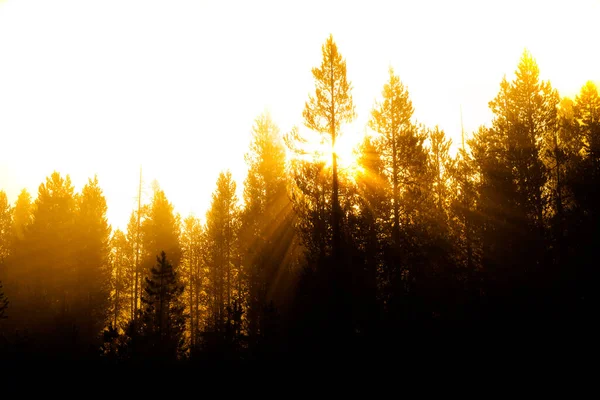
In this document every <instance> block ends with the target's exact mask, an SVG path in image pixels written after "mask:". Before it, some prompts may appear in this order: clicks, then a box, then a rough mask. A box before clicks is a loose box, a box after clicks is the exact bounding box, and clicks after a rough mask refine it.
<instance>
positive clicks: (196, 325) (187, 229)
mask: <svg viewBox="0 0 600 400" xmlns="http://www.w3.org/2000/svg"><path fill="white" fill-rule="evenodd" d="M203 242H204V232H203V230H202V225H201V223H200V220H199V219H198V218H195V217H194V216H192V215H190V216H188V217H187V218H186V219H185V220H184V221H183V230H182V234H181V248H182V259H181V264H180V276H181V278H182V280H183V281H184V282H185V293H184V296H183V298H184V301H185V303H186V310H187V312H188V315H189V321H188V328H189V329H188V331H189V333H190V346H191V347H192V348H195V347H196V346H197V342H198V333H199V330H200V318H201V317H202V315H201V314H202V309H201V306H202V304H201V298H203V291H204V289H205V288H204V285H203V282H204V278H205V276H204V275H205V273H204V262H203V261H204V258H203V257H202V252H203V251H204V248H203V244H204V243H203Z"/></svg>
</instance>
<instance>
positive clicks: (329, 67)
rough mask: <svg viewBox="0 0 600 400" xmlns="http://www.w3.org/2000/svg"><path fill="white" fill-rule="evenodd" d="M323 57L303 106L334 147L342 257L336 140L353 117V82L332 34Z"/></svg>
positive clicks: (336, 243) (336, 241)
mask: <svg viewBox="0 0 600 400" xmlns="http://www.w3.org/2000/svg"><path fill="white" fill-rule="evenodd" d="M322 53H323V60H322V63H321V66H320V67H318V68H313V70H312V73H313V77H314V78H315V86H316V89H315V95H314V96H310V97H309V100H308V101H307V102H306V104H305V107H304V112H303V116H304V123H305V125H306V126H307V127H308V128H309V129H312V130H314V131H316V132H319V133H321V134H322V135H323V136H324V139H325V140H327V141H330V143H331V150H332V164H331V165H332V172H333V178H332V180H333V184H332V191H331V204H332V214H331V215H332V223H331V225H332V228H333V229H332V238H333V243H332V244H333V253H334V257H338V256H340V254H339V252H340V249H341V247H340V246H341V216H342V215H341V214H342V211H341V208H340V201H339V180H338V165H337V155H336V152H335V151H336V150H335V143H336V141H337V139H338V137H339V134H340V132H341V126H342V124H343V123H344V122H350V121H352V119H354V116H355V112H354V104H353V102H352V95H351V93H350V92H351V89H352V86H351V84H350V82H349V81H348V80H347V79H346V61H345V60H344V59H343V58H342V55H341V54H340V53H339V52H338V48H337V45H336V44H335V42H334V41H333V36H332V35H329V38H328V39H327V41H326V42H325V44H323V47H322Z"/></svg>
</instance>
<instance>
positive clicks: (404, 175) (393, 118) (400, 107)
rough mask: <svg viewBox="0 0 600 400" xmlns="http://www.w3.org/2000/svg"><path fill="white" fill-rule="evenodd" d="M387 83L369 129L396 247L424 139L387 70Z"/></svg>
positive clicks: (420, 167) (420, 169)
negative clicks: (386, 187)
mask: <svg viewBox="0 0 600 400" xmlns="http://www.w3.org/2000/svg"><path fill="white" fill-rule="evenodd" d="M389 75H390V77H389V81H388V82H387V83H386V84H385V85H384V87H383V91H382V96H383V99H382V101H380V102H378V103H377V104H376V105H375V107H374V108H373V110H372V113H371V119H370V121H369V126H370V127H371V129H373V130H374V131H375V132H377V133H378V135H377V136H376V139H375V145H376V147H377V149H378V151H379V153H380V154H381V159H382V161H383V163H384V166H385V173H386V175H387V176H388V177H389V180H390V182H391V190H392V196H391V200H392V211H393V212H392V218H393V219H392V221H393V224H392V239H393V241H394V243H395V244H396V246H397V247H398V246H399V245H400V225H401V223H402V222H405V223H406V222H409V221H401V214H403V215H410V213H411V211H412V210H411V208H413V207H414V204H413V205H410V204H408V202H405V203H406V204H405V208H406V209H405V210H403V209H402V205H401V203H402V198H403V197H405V198H406V200H407V201H408V200H409V198H410V196H409V194H410V191H411V190H412V189H414V188H416V186H417V181H418V178H417V176H418V175H423V174H424V173H425V169H426V152H425V151H424V148H423V143H424V140H425V137H424V136H423V135H422V134H421V133H420V132H418V131H417V128H416V126H415V125H414V124H413V122H412V121H411V119H412V115H413V112H414V109H413V105H412V102H411V100H410V98H409V94H408V90H407V89H406V88H405V87H404V85H403V84H402V82H401V81H400V78H399V77H398V76H397V75H395V74H394V70H393V69H392V68H390V70H389Z"/></svg>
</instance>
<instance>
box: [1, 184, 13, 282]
mask: <svg viewBox="0 0 600 400" xmlns="http://www.w3.org/2000/svg"><path fill="white" fill-rule="evenodd" d="M11 226H12V210H11V207H10V204H9V203H8V198H7V197H6V193H5V192H4V191H3V190H0V274H2V272H3V271H2V269H3V267H4V263H5V261H6V259H7V258H8V256H9V255H10V253H11V247H12V246H11V242H12V240H11V239H12V232H11ZM0 276H1V275H0Z"/></svg>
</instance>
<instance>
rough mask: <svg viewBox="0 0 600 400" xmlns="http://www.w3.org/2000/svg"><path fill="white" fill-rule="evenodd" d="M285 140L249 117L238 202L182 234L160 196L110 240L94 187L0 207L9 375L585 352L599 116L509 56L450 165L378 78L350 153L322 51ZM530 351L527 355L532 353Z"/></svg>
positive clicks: (228, 191) (436, 135)
mask: <svg viewBox="0 0 600 400" xmlns="http://www.w3.org/2000/svg"><path fill="white" fill-rule="evenodd" d="M322 56H323V58H322V63H321V65H319V66H317V67H315V68H313V70H312V74H313V77H314V81H315V90H314V93H313V94H312V95H310V96H309V98H308V100H307V101H306V104H305V108H304V111H303V114H302V115H303V119H304V124H305V126H306V127H307V128H309V130H311V131H313V132H317V133H318V134H319V135H320V138H321V140H322V141H323V142H324V143H326V144H327V146H328V149H329V150H328V151H324V150H314V148H311V147H310V146H306V145H307V143H309V140H310V139H309V138H307V137H305V135H304V134H303V133H302V132H301V131H300V130H299V129H298V128H293V129H292V130H291V131H290V132H287V133H285V134H281V132H280V130H279V128H278V127H277V125H276V123H275V122H274V121H273V120H272V118H271V117H270V115H268V114H266V113H265V114H262V115H260V116H258V117H257V118H256V120H255V122H254V126H253V127H252V140H251V143H250V147H249V149H248V152H247V153H246V155H245V161H246V164H247V166H248V173H247V176H246V179H245V181H244V184H243V195H242V199H238V198H237V194H236V193H237V190H236V182H235V181H234V180H233V179H232V176H231V173H230V172H229V171H223V172H222V173H221V174H220V175H219V177H218V179H217V181H216V185H215V189H214V192H213V194H212V202H211V204H210V207H209V209H208V211H207V212H206V216H205V218H204V220H203V221H201V220H200V219H199V218H196V217H193V216H189V217H187V218H185V219H182V218H181V217H180V216H179V215H178V214H177V213H175V212H174V208H173V205H172V204H171V203H170V202H169V200H168V198H167V196H166V194H165V193H164V191H163V190H161V189H160V187H158V186H155V187H154V188H153V194H152V198H151V201H150V202H149V203H148V204H143V205H142V204H140V207H139V208H138V209H137V210H134V211H133V212H132V213H131V217H130V220H129V223H128V225H127V229H126V230H125V231H122V230H119V229H116V230H112V229H111V227H110V225H109V224H108V221H107V219H106V210H107V206H106V201H105V198H104V196H103V193H102V189H101V188H100V184H99V182H98V179H97V178H96V177H95V178H93V179H90V180H89V181H88V183H87V184H86V185H85V186H84V187H83V188H82V190H81V192H79V193H76V192H75V191H74V188H73V185H72V183H71V181H70V178H69V176H68V175H67V176H66V177H63V176H61V175H60V174H59V173H57V172H54V173H52V174H51V175H50V176H49V177H48V178H46V181H45V182H44V183H42V184H41V185H40V186H39V189H38V193H37V197H36V198H35V199H34V198H32V196H31V194H29V193H28V192H27V191H26V190H23V191H22V192H21V194H20V195H19V197H18V199H17V200H16V202H15V204H14V205H11V204H9V203H8V201H7V197H6V194H5V193H4V192H2V191H0V235H1V236H0V281H1V282H3V284H4V286H0V333H1V334H2V336H0V351H2V352H3V353H4V354H6V355H7V356H14V357H19V359H21V360H22V359H31V360H40V359H42V360H45V359H49V360H54V359H56V358H61V359H66V360H76V359H82V358H83V359H93V360H99V361H102V362H107V363H138V362H149V361H160V362H167V363H184V362H188V363H194V362H196V363H203V362H208V363H210V362H238V361H244V360H265V359H282V358H285V357H288V358H309V357H313V359H314V357H321V358H329V357H331V358H332V359H339V358H340V357H342V358H344V357H379V356H386V354H392V353H394V354H395V352H400V353H403V354H405V355H406V354H409V353H411V352H414V351H416V350H415V346H414V344H415V343H419V344H424V343H426V344H427V345H428V346H432V345H434V344H436V343H437V344H440V343H445V344H448V345H456V343H461V344H463V345H465V344H469V343H470V344H473V343H487V344H489V345H491V344H493V343H496V339H493V338H498V337H502V340H503V341H505V342H506V341H507V340H513V341H514V342H515V343H516V342H527V340H528V339H527V338H532V337H537V338H540V337H543V338H549V337H553V338H555V337H556V336H553V335H557V334H558V332H561V333H564V332H571V333H573V332H576V333H577V334H579V333H581V335H585V333H584V332H585V331H586V330H587V329H588V327H591V324H592V323H593V318H592V317H591V315H593V310H594V308H593V305H594V304H595V302H596V297H597V295H596V294H595V293H596V291H595V290H594V285H595V283H596V281H597V269H596V268H595V262H594V256H595V254H596V252H595V249H596V248H597V247H598V245H600V239H599V238H600V213H599V211H600V206H599V204H600V192H599V189H598V188H600V95H599V93H598V89H597V88H596V86H595V85H594V84H593V83H591V82H588V83H586V84H585V85H584V86H583V87H582V89H581V91H580V93H579V94H578V95H577V96H575V98H574V99H571V98H567V97H560V95H559V93H558V92H557V90H556V89H554V88H552V86H551V84H550V82H548V81H542V80H540V78H539V68H538V66H537V64H536V62H535V60H534V58H533V57H532V55H531V54H530V53H529V52H527V51H525V52H524V53H523V55H522V57H521V59H520V61H519V63H518V65H517V69H516V71H515V75H514V77H513V78H512V79H507V78H506V77H504V78H503V79H502V81H501V82H500V90H499V92H498V94H497V96H496V97H495V98H494V99H492V100H491V101H490V102H489V107H490V109H491V111H492V112H493V120H492V121H491V124H490V126H481V127H480V128H479V129H478V130H477V131H476V132H474V133H473V134H472V135H470V136H471V138H470V139H468V140H467V141H466V142H465V141H464V139H463V142H462V143H461V146H460V147H459V150H458V152H457V153H456V154H455V155H451V152H450V147H451V140H450V139H449V138H448V137H447V136H446V134H445V132H444V131H443V130H440V129H439V128H438V127H433V128H432V127H427V126H424V125H423V124H420V123H418V122H417V121H415V119H414V116H413V113H414V108H413V104H412V102H411V99H410V95H409V92H408V89H407V87H406V86H405V85H404V84H403V83H402V81H401V79H400V77H399V76H398V75H397V74H396V73H395V72H394V70H393V69H391V68H390V70H389V78H388V80H387V82H385V83H384V85H383V89H382V92H381V96H380V99H379V100H378V101H377V102H376V103H375V105H374V107H373V109H372V111H371V117H370V120H369V128H370V130H371V134H369V135H365V137H364V139H363V140H362V142H361V143H360V145H359V146H358V147H357V149H356V150H355V152H356V166H354V167H353V168H352V169H348V168H342V167H340V165H339V163H338V158H337V155H336V153H335V151H334V150H335V145H336V141H337V140H338V139H339V136H340V134H341V132H342V131H343V126H344V124H345V123H348V122H351V121H352V120H353V118H354V117H355V109H354V105H353V99H352V85H351V82H350V81H349V80H348V78H347V76H346V61H345V60H344V58H343V57H342V55H341V53H340V52H339V51H338V48H337V45H336V44H335V42H334V40H333V37H332V36H330V37H329V38H328V39H327V40H326V42H325V43H324V44H323V46H322ZM536 340H540V339H536Z"/></svg>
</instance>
